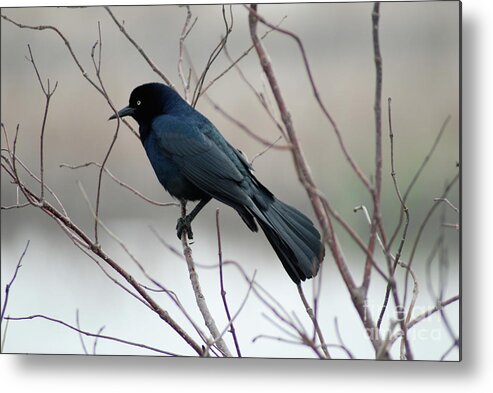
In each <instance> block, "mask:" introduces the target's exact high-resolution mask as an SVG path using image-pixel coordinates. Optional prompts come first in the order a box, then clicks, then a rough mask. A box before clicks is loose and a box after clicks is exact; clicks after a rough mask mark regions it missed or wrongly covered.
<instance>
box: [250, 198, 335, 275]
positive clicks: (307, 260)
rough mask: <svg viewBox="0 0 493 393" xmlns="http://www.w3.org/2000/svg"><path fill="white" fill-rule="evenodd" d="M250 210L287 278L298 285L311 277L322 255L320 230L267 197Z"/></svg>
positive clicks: (323, 252) (282, 204) (302, 216)
mask: <svg viewBox="0 0 493 393" xmlns="http://www.w3.org/2000/svg"><path fill="white" fill-rule="evenodd" d="M269 202H270V203H268V204H265V205H264V206H263V207H262V208H260V206H259V209H255V210H254V211H252V213H253V215H254V216H255V217H256V219H257V222H258V224H259V225H260V227H261V228H262V230H263V232H264V233H265V235H266V236H267V239H268V240H269V243H270V244H271V245H272V247H273V248H274V251H275V252H276V254H277V256H278V257H279V259H280V260H281V262H282V264H283V266H284V269H286V272H287V273H288V274H289V276H290V277H291V279H292V280H293V281H294V282H295V283H296V284H299V283H300V281H304V280H306V279H307V278H312V277H314V276H315V275H316V274H317V272H318V270H319V268H320V264H321V262H322V260H323V258H324V254H325V250H324V247H323V242H322V240H321V238H320V233H319V232H318V230H317V229H316V228H315V226H314V225H313V223H312V222H311V221H310V219H309V218H308V217H306V216H305V215H303V214H302V213H301V212H299V211H298V210H296V209H295V208H294V207H291V206H289V205H287V204H285V203H284V202H281V201H280V200H278V199H276V198H275V197H273V196H271V200H270V201H269Z"/></svg>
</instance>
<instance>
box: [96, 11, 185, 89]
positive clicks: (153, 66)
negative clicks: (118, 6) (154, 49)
mask: <svg viewBox="0 0 493 393" xmlns="http://www.w3.org/2000/svg"><path fill="white" fill-rule="evenodd" d="M104 9H105V10H106V11H107V12H108V14H109V15H110V16H111V19H113V22H115V25H117V27H118V28H119V29H120V31H121V32H122V34H123V35H124V36H125V38H126V39H127V40H128V41H130V43H131V44H132V45H133V46H134V47H135V49H137V50H138V51H139V53H140V55H141V56H142V57H143V58H144V60H145V61H146V62H147V64H148V65H149V67H151V69H152V70H153V71H154V72H155V73H156V74H158V75H159V77H160V78H161V79H162V80H163V81H164V82H165V83H166V84H167V85H168V86H169V87H171V88H172V89H175V85H174V84H173V83H172V82H171V81H170V80H169V79H168V78H167V77H166V76H165V75H164V74H163V73H162V72H161V70H160V69H159V68H158V67H156V65H155V64H154V62H153V61H152V60H151V59H150V58H149V56H147V54H146V52H145V51H144V50H143V49H142V48H141V47H140V46H139V44H137V42H135V40H134V39H133V38H132V37H131V36H130V34H128V32H127V30H126V29H125V27H123V25H122V24H121V23H120V22H119V21H118V19H116V17H115V15H114V14H113V12H112V11H111V9H110V7H108V6H105V7H104Z"/></svg>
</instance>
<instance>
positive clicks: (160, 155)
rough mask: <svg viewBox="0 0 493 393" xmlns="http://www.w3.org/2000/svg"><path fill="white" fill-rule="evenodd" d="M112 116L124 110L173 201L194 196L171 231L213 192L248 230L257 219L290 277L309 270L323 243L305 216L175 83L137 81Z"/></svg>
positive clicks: (186, 222)
mask: <svg viewBox="0 0 493 393" xmlns="http://www.w3.org/2000/svg"><path fill="white" fill-rule="evenodd" d="M118 116H119V117H124V116H132V117H133V118H134V119H135V120H136V121H137V123H138V124H139V132H140V139H141V141H142V144H143V145H144V148H145V151H146V152H147V156H148V157H149V160H150V162H151V165H152V167H153V168H154V171H155V172H156V175H157V178H158V179H159V181H160V182H161V184H162V185H163V187H164V188H165V189H166V190H167V191H168V192H169V193H170V194H171V195H172V196H173V197H175V198H178V199H180V200H181V201H184V200H185V201H200V202H199V203H198V204H197V206H196V207H195V208H194V209H193V210H192V211H191V212H190V214H188V215H187V217H186V218H185V219H179V220H178V224H177V227H176V229H177V235H178V237H179V238H181V235H182V233H183V231H186V232H187V234H188V236H189V237H190V238H191V237H192V232H191V222H192V220H193V219H194V218H195V216H196V215H197V213H198V212H199V211H200V210H201V209H202V208H203V207H204V206H205V205H206V204H207V203H208V202H209V201H210V200H211V198H215V199H217V200H219V201H221V202H223V203H225V204H226V205H228V206H231V207H232V208H233V209H235V210H236V211H237V212H238V214H239V215H240V217H241V218H242V219H243V221H244V222H245V224H246V225H247V226H248V228H250V230H252V231H254V232H256V231H258V227H257V224H258V225H259V226H260V228H261V229H262V231H263V232H264V233H265V235H266V236H267V239H268V240H269V242H270V244H271V245H272V248H273V249H274V251H275V252H276V254H277V256H278V257H279V259H280V260H281V262H282V264H283V266H284V268H285V269H286V271H287V273H288V274H289V277H291V279H292V280H293V281H294V282H295V283H296V284H299V283H300V280H302V281H304V280H305V279H307V278H312V277H314V276H315V275H316V274H317V272H318V269H319V267H320V263H321V262H322V260H323V257H324V248H323V243H322V242H321V239H320V233H319V232H318V231H317V229H315V227H314V225H313V223H312V222H311V221H310V220H309V219H308V218H307V217H306V216H305V215H303V214H302V213H300V212H299V211H298V210H296V209H295V208H293V207H291V206H288V205H286V204H285V203H283V202H281V201H280V200H279V199H276V198H275V197H274V195H273V194H272V193H271V192H270V191H269V190H268V189H267V188H266V187H264V186H263V185H262V184H261V183H260V182H259V181H258V180H257V179H256V178H255V176H254V175H253V173H252V169H251V167H250V164H249V163H248V161H247V160H246V158H245V157H244V156H243V154H242V153H241V152H240V151H239V150H237V149H235V148H234V147H233V146H231V145H230V144H229V143H228V141H226V139H224V137H223V136H222V135H221V133H220V132H219V131H218V130H217V128H216V127H215V126H214V125H213V124H212V123H211V122H210V121H209V120H208V119H207V118H206V117H205V116H203V115H202V114H201V113H199V112H198V111H196V110H195V109H194V108H192V107H191V106H190V105H189V104H188V103H187V102H186V101H185V100H183V99H182V98H181V97H180V95H179V94H178V93H177V92H176V91H175V90H173V89H172V88H170V87H168V86H165V85H163V84H160V83H148V84H145V85H142V86H139V87H137V88H135V89H134V91H133V92H132V94H131V95H130V101H129V105H128V106H127V107H125V108H123V109H122V110H121V111H119V112H118ZM116 118H117V116H116V115H113V116H111V117H110V119H116Z"/></svg>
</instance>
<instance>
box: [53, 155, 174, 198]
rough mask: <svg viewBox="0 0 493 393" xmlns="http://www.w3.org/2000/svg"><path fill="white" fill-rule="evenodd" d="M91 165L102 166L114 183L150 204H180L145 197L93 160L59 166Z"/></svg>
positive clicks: (82, 166)
mask: <svg viewBox="0 0 493 393" xmlns="http://www.w3.org/2000/svg"><path fill="white" fill-rule="evenodd" d="M91 165H94V166H97V167H99V168H103V171H104V172H105V173H106V174H107V175H108V176H109V177H111V178H112V179H113V180H114V181H115V183H117V184H119V185H120V186H122V187H123V188H126V189H127V190H129V191H130V192H132V193H133V194H135V195H137V196H138V197H139V198H142V199H143V200H144V201H146V202H149V203H150V204H152V205H156V206H163V207H165V206H180V204H179V203H177V202H158V201H155V200H153V199H151V198H149V197H146V196H145V195H144V194H142V193H141V192H140V191H138V190H137V189H135V188H134V187H132V186H130V185H128V184H127V183H125V182H123V181H122V180H120V179H118V178H117V177H116V176H115V175H113V173H111V172H110V170H109V169H108V168H107V167H103V166H102V165H101V164H99V163H97V162H94V161H89V162H86V163H84V164H79V165H70V164H65V163H61V164H60V168H69V169H79V168H85V167H88V166H91Z"/></svg>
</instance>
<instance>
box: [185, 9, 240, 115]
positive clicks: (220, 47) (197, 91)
mask: <svg viewBox="0 0 493 393" xmlns="http://www.w3.org/2000/svg"><path fill="white" fill-rule="evenodd" d="M229 15H230V20H231V24H229V22H228V19H227V18H226V11H225V6H224V4H223V5H222V16H223V21H224V26H225V29H226V32H225V35H224V37H222V38H221V40H220V41H219V44H217V46H216V47H215V48H214V50H213V51H212V52H211V54H210V56H209V59H208V60H207V63H206V65H205V68H204V71H202V74H201V75H200V77H199V79H198V82H197V85H196V86H195V89H194V91H193V97H192V103H191V105H192V106H193V107H194V108H195V106H196V105H197V101H198V100H199V98H200V96H201V95H202V87H203V85H204V81H205V77H206V75H207V73H208V72H209V69H210V68H211V66H212V64H213V63H214V61H215V60H216V59H217V58H218V56H219V54H220V53H221V51H222V50H223V48H224V46H225V45H226V42H228V38H229V35H230V34H231V31H232V30H233V20H234V19H233V8H232V5H231V4H229Z"/></svg>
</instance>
